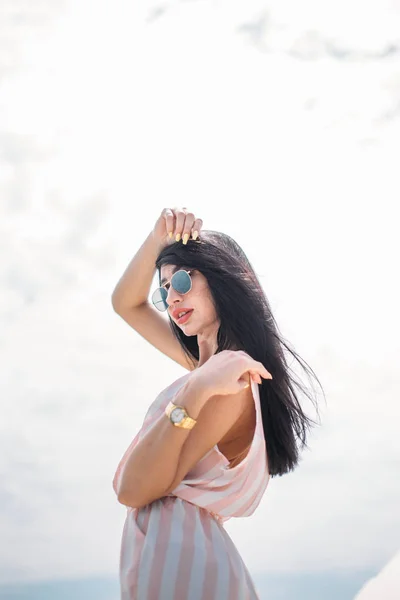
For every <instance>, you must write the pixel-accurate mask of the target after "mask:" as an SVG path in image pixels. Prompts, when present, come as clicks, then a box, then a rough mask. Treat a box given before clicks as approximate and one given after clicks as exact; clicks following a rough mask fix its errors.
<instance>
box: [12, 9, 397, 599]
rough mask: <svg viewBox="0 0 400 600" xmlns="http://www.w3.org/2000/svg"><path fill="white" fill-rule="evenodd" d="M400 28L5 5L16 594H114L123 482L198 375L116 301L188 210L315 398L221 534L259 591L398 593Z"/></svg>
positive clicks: (244, 15) (389, 17)
mask: <svg viewBox="0 0 400 600" xmlns="http://www.w3.org/2000/svg"><path fill="white" fill-rule="evenodd" d="M399 31H400V2H399V1H398V0H396V1H395V0H391V1H389V0H387V1H383V0H379V1H378V0H370V2H369V3H368V6H366V5H365V3H364V4H363V3H362V2H360V1H355V0H352V1H347V2H344V1H338V2H336V3H334V5H333V4H332V3H328V2H321V1H320V2H316V1H312V0H306V1H304V2H303V3H301V5H300V4H298V3H296V2H294V1H293V0H290V1H286V2H285V1H282V0H281V1H280V2H278V1H269V2H268V1H261V0H248V2H246V3H243V2H238V1H237V0H231V1H230V2H227V1H225V0H219V1H210V0H209V1H207V0H197V1H191V2H189V1H175V2H172V1H168V0H166V1H165V2H162V1H160V2H149V1H147V2H143V1H142V0H138V1H137V2H135V3H132V2H128V1H127V0H114V2H112V3H111V2H106V1H105V0H98V1H96V2H94V1H89V0H80V1H79V2H78V0H52V1H50V0H41V1H39V0H30V1H28V0H25V1H23V0H17V1H16V0H12V1H11V0H2V2H0V248H1V252H0V286H1V288H0V289H1V294H0V330H1V336H0V353H1V359H2V365H3V368H2V369H1V373H0V402H1V414H2V419H1V420H0V473H1V478H0V481H1V483H0V539H1V544H0V599H1V600H8V598H11V597H12V598H14V599H16V598H17V599H18V600H25V598H27V597H29V598H34V600H36V597H35V596H34V594H37V599H39V598H41V599H42V598H45V597H46V594H48V597H54V594H57V597H59V598H62V597H65V599H66V600H67V599H69V598H72V597H73V598H78V600H79V598H80V596H79V594H81V597H82V598H83V597H87V595H88V593H89V592H88V589H90V590H92V593H93V590H101V592H100V591H96V597H97V598H99V599H100V594H104V600H115V599H116V598H118V560H119V549H120V539H121V534H122V527H123V523H124V519H125V509H124V507H123V506H121V505H120V504H119V503H118V502H117V500H116V498H115V495H114V492H113V490H112V485H111V484H112V479H113V475H114V472H115V469H116V467H117V464H118V462H119V460H120V458H121V456H122V454H123V453H124V451H125V449H126V447H127V446H128V445H129V443H130V441H131V439H132V438H133V437H134V435H135V434H136V432H137V430H138V429H139V428H140V426H141V424H142V420H143V417H144V415H145V413H146V411H147V408H148V406H149V404H150V403H151V402H152V401H153V400H154V398H155V397H156V395H157V394H158V393H159V392H160V391H161V390H162V389H163V388H164V387H166V386H167V385H169V384H170V383H171V382H172V381H174V380H175V379H177V378H178V377H180V376H182V375H184V373H185V371H184V369H183V368H182V367H180V366H179V365H177V364H176V363H174V362H173V361H171V360H170V359H169V358H167V357H166V356H163V355H162V354H161V353H159V352H158V351H157V350H156V349H154V348H153V347H151V346H150V345H149V344H148V343H147V342H146V341H145V340H143V339H142V338H140V336H138V334H136V333H135V332H134V331H133V330H132V329H131V328H129V326H128V325H126V323H124V322H123V321H122V320H121V319H120V318H119V317H118V316H117V315H116V314H115V313H114V312H113V310H112V306H111V294H112V291H113V289H114V287H115V285H116V283H117V281H118V279H119V277H120V276H121V275H122V272H123V271H124V269H125V267H126V266H127V264H128V262H129V260H130V259H131V258H132V256H133V255H134V253H135V252H136V251H137V249H138V248H139V246H140V245H141V243H142V242H143V241H144V239H145V238H146V237H147V235H148V233H149V232H150V230H151V229H152V227H153V225H154V223H155V221H156V219H157V218H158V216H159V214H160V213H161V211H162V209H163V208H164V207H174V206H186V207H188V208H189V209H190V210H192V211H193V212H194V213H195V215H196V216H199V217H201V218H202V219H203V222H204V224H203V227H204V229H214V230H220V231H224V232H226V233H228V234H229V235H231V236H232V237H234V238H235V239H236V240H237V241H238V242H239V244H240V245H241V246H242V247H243V249H244V251H245V252H246V254H247V256H248V258H249V260H250V262H251V263H252V265H253V267H254V269H255V271H256V273H257V275H258V277H259V279H260V281H261V283H262V285H263V288H264V290H265V293H266V295H267V297H268V299H269V301H270V304H271V306H272V310H273V313H274V316H275V318H276V320H277V322H278V325H279V328H280V331H281V333H282V334H283V336H284V337H285V339H287V340H288V341H289V342H290V343H291V345H292V346H293V347H294V348H295V349H296V351H297V352H298V353H299V354H300V356H301V357H302V358H303V359H305V360H306V361H307V363H308V364H309V365H310V366H311V367H312V368H313V369H314V371H315V372H316V374H317V375H318V377H319V379H320V381H321V383H322V385H323V388H324V391H325V396H326V404H325V402H324V400H323V398H322V396H321V395H319V398H318V400H319V402H320V414H321V422H322V424H321V426H320V427H318V428H316V429H314V430H313V433H312V435H311V436H310V439H309V449H308V450H307V451H305V452H304V453H303V456H302V460H301V462H300V464H299V466H298V468H297V469H296V471H295V472H294V473H291V474H289V475H286V476H284V477H282V478H274V479H272V480H271V481H270V484H269V486H268V488H267V491H266V493H265V496H264V497H263V500H262V502H261V504H260V506H259V507H258V509H257V511H256V513H255V514H254V515H253V516H252V517H251V519H237V520H234V519H232V520H230V521H228V522H227V523H226V529H227V531H228V533H229V534H230V535H231V537H232V539H233V540H234V542H235V544H236V546H237V547H238V549H239V551H240V553H241V555H242V557H243V559H244V560H245V562H246V564H247V566H248V568H249V570H250V572H251V573H252V575H253V576H254V579H255V580H256V582H257V583H258V586H259V591H260V598H261V600H263V599H264V598H268V600H275V598H276V599H277V600H278V599H282V600H314V598H313V594H314V596H315V600H317V599H318V600H320V597H321V594H322V592H323V594H324V598H325V600H329V598H328V593H331V594H333V596H332V599H333V598H335V599H336V598H340V600H376V599H378V598H379V600H381V598H382V597H384V598H385V600H391V598H392V597H393V598H394V597H395V594H396V593H397V594H398V593H399V590H400V581H399V572H400V557H399V550H400V548H399V539H400V536H399V533H400V512H399V509H398V507H399V506H400V481H399V477H398V473H399V464H400V438H399V435H398V422H399V417H400V408H399V402H398V399H399V391H400V373H399V369H398V364H399V357H400V342H399V333H400V322H399V318H398V314H397V307H398V306H399V305H400V298H399V296H400V291H399V287H398V277H396V276H395V273H396V272H397V271H398V265H397V260H396V258H397V257H398V254H399V249H398V220H397V219H396V218H395V214H396V211H395V207H396V204H397V203H398V200H399V192H400V186H399V182H398V175H397V172H398V159H396V156H398V155H399V145H400V143H399V139H400V77H399V73H400V70H399V66H400V36H399V33H398V32H399ZM154 283H155V280H154ZM4 367H5V368H4ZM155 374H157V375H156V376H155ZM317 390H318V388H317ZM305 408H308V405H307V404H306V405H305ZM311 408H312V407H310V410H311ZM311 416H313V414H312V413H311ZM96 586H97V587H96ZM299 594H301V595H300V596H299ZM390 594H392V596H390ZM52 595H53V596H52ZM63 595H64V596H63ZM100 600H102V599H100Z"/></svg>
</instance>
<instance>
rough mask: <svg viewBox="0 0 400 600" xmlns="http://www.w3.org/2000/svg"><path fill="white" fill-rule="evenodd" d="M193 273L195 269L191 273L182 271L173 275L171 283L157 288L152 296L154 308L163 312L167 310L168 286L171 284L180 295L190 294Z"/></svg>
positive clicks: (168, 282)
mask: <svg viewBox="0 0 400 600" xmlns="http://www.w3.org/2000/svg"><path fill="white" fill-rule="evenodd" d="M192 272H193V269H191V270H190V271H185V270H184V269H181V270H179V271H177V272H176V273H174V274H173V275H172V277H171V279H170V281H167V282H166V283H164V285H163V286H161V287H159V288H157V289H156V290H155V291H154V292H153V294H152V296H151V301H152V302H153V304H154V306H155V307H156V308H157V309H158V310H160V311H162V312H163V311H165V310H167V308H168V304H167V296H168V289H167V286H169V284H171V285H172V287H173V288H174V290H175V291H176V292H178V294H182V295H184V294H187V293H188V292H190V290H191V289H192V278H191V277H190V273H192Z"/></svg>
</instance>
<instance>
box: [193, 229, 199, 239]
mask: <svg viewBox="0 0 400 600" xmlns="http://www.w3.org/2000/svg"><path fill="white" fill-rule="evenodd" d="M198 235H199V232H198V231H193V235H192V238H193V239H194V240H195V239H196V238H197V236H198Z"/></svg>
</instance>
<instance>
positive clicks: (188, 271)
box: [151, 269, 195, 312]
mask: <svg viewBox="0 0 400 600" xmlns="http://www.w3.org/2000/svg"><path fill="white" fill-rule="evenodd" d="M181 271H184V272H185V273H187V274H188V276H189V279H190V288H189V289H188V291H187V292H183V293H182V292H179V291H178V290H177V289H175V288H174V286H173V283H172V280H173V278H174V277H175V275H177V274H178V273H180V272H181ZM193 271H195V269H179V271H175V273H174V274H173V275H172V277H171V279H170V280H169V281H166V282H165V283H164V285H161V286H159V287H158V288H156V289H155V290H154V292H153V293H152V295H151V301H152V303H153V304H154V306H155V307H156V309H157V310H159V311H160V312H165V311H166V310H168V306H165V305H164V302H165V301H164V300H162V302H163V306H165V308H164V309H162V310H161V309H160V308H158V306H157V304H160V302H158V303H157V304H156V303H155V302H154V300H153V297H154V294H155V293H156V292H158V291H159V290H162V289H164V290H165V286H166V285H168V284H171V285H172V287H173V288H174V290H175V291H176V292H178V294H180V295H181V296H185V295H186V294H188V293H189V292H190V290H191V289H192V286H193V282H192V277H191V273H193ZM165 291H166V292H167V296H168V290H165ZM160 294H161V292H160Z"/></svg>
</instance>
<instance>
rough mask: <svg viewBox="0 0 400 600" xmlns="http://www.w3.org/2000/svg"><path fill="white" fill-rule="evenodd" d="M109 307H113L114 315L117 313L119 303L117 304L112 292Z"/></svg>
mask: <svg viewBox="0 0 400 600" xmlns="http://www.w3.org/2000/svg"><path fill="white" fill-rule="evenodd" d="M111 306H112V307H113V309H114V311H115V312H116V313H118V311H119V303H118V300H117V297H116V295H115V292H113V293H112V294H111Z"/></svg>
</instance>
